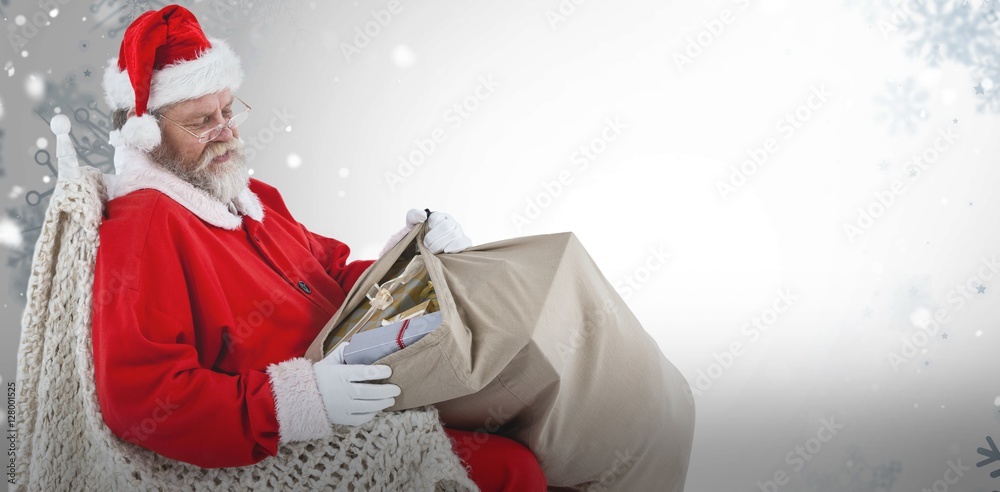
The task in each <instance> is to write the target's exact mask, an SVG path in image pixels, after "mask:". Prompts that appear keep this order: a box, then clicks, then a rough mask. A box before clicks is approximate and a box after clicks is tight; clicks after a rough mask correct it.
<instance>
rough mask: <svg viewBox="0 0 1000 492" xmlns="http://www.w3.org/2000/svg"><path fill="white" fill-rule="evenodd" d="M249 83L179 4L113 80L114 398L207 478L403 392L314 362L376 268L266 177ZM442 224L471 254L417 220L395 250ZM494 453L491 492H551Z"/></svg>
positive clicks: (99, 277) (102, 256)
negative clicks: (248, 155) (252, 155)
mask: <svg viewBox="0 0 1000 492" xmlns="http://www.w3.org/2000/svg"><path fill="white" fill-rule="evenodd" d="M242 78H243V73H242V70H241V68H240V61H239V59H238V58H237V56H236V55H235V54H234V53H233V51H232V50H231V49H230V47H229V46H227V45H226V43H225V42H224V41H222V40H220V39H214V38H207V37H206V36H205V34H204V33H203V32H202V30H201V27H200V26H199V24H198V21H197V20H196V19H195V17H194V15H193V14H192V13H191V12H189V11H188V10H186V9H185V8H183V7H181V6H178V5H171V6H168V7H165V8H163V9H161V10H159V11H150V12H146V13H145V14H143V15H141V16H140V17H138V18H137V19H136V20H135V21H134V22H133V23H132V24H131V25H130V26H129V28H128V29H127V30H126V31H125V35H124V39H123V40H122V45H121V51H120V53H119V56H118V57H117V58H114V59H112V60H111V61H110V64H109V65H108V67H107V70H106V72H105V75H104V80H103V85H104V89H105V91H106V97H107V101H108V103H109V104H110V105H111V107H112V109H113V110H114V127H115V130H114V131H112V132H111V143H112V144H113V145H114V147H115V168H116V175H115V176H114V177H113V179H111V180H109V189H108V193H109V197H108V198H109V201H108V203H107V206H106V209H105V216H104V220H103V222H102V224H101V228H100V248H99V249H98V254H97V261H96V273H95V278H94V312H93V348H94V362H95V375H94V376H95V380H96V383H97V396H98V399H99V402H100V407H101V411H102V413H103V416H104V420H105V422H106V424H107V425H108V427H109V428H110V429H111V430H112V431H113V432H114V433H115V434H117V435H118V436H120V437H121V438H122V439H125V440H127V441H129V442H132V443H134V444H137V445H139V446H142V447H145V448H147V449H150V450H152V451H155V452H157V453H159V454H161V455H163V456H166V457H168V458H171V459H176V460H180V461H184V462H187V463H192V464H195V465H198V466H201V467H206V468H210V467H234V466H244V465H250V464H253V463H256V462H258V461H260V460H263V459H264V458H266V457H268V456H273V455H275V454H276V453H277V450H278V446H279V445H280V444H281V443H285V442H292V441H303V440H313V439H324V438H329V437H330V436H331V435H332V432H333V431H334V430H333V424H338V425H349V426H350V425H361V424H363V423H365V422H367V421H369V420H371V419H372V418H373V417H374V416H375V415H376V413H378V412H380V411H382V410H384V409H385V408H387V407H389V406H391V405H392V404H393V403H394V397H395V396H398V395H399V393H400V389H399V387H398V386H395V385H392V384H376V383H372V382H371V381H377V380H381V379H385V378H386V377H388V376H389V374H390V368H389V367H388V366H384V365H374V366H355V365H348V364H344V362H343V357H342V355H341V353H342V351H336V352H334V353H332V354H331V355H330V356H328V357H327V358H326V359H324V360H322V361H320V362H318V363H316V364H313V363H311V362H310V361H308V360H307V359H305V358H302V357H301V356H302V355H303V354H304V352H305V350H306V348H307V346H308V345H309V344H310V342H312V340H313V339H314V338H315V337H316V335H317V333H318V332H319V330H320V329H321V328H322V327H323V326H324V325H325V324H326V322H327V321H328V320H329V319H330V318H331V317H332V316H333V315H334V314H335V313H336V312H337V310H338V308H339V307H340V306H341V304H342V303H343V302H344V297H345V293H346V292H348V291H350V289H351V286H352V285H353V284H354V283H355V281H356V280H357V279H358V277H359V276H360V275H361V274H362V272H363V271H364V270H365V269H366V268H368V266H369V265H371V264H372V263H373V261H372V260H358V261H353V262H350V263H348V262H347V258H348V255H349V252H350V249H349V248H348V247H347V245H345V244H344V243H342V242H340V241H337V240H336V239H331V238H327V237H323V236H321V235H319V234H315V233H313V232H310V231H309V230H308V229H307V228H306V227H305V226H303V225H302V224H301V223H299V222H297V221H296V220H295V219H294V218H293V217H292V214H291V213H289V211H288V208H287V207H286V205H285V203H284V201H283V200H282V197H281V194H280V193H279V192H278V190H276V189H275V188H274V187H272V186H270V185H268V184H266V183H264V182H262V181H260V180H258V179H253V178H250V177H249V174H248V171H247V167H246V161H245V158H244V154H243V144H242V142H241V141H240V139H239V128H238V126H239V125H240V124H241V123H242V122H244V121H246V119H247V117H248V116H249V114H250V110H251V106H250V104H249V103H248V102H247V101H252V99H251V98H249V97H247V98H246V100H247V101H245V100H244V97H245V96H244V95H242V94H237V93H236V91H237V89H238V88H239V86H240V83H241V81H242ZM425 220H426V221H427V222H428V226H429V232H428V233H427V235H426V245H427V246H428V248H429V249H430V250H431V251H432V252H434V253H454V252H458V251H461V250H463V249H465V248H467V247H469V246H470V245H471V243H470V241H469V239H468V238H467V237H466V236H465V234H464V233H463V232H462V228H461V226H459V225H458V223H456V222H455V220H454V219H453V218H452V217H451V216H449V215H448V214H445V213H440V212H434V213H432V214H431V217H429V218H428V217H427V215H426V214H425V213H424V212H420V211H417V210H411V211H410V213H409V214H408V215H407V221H406V222H407V226H406V228H404V229H403V230H402V231H400V232H399V233H397V235H396V236H394V238H390V240H389V242H388V244H387V246H391V245H392V244H394V243H395V240H396V239H398V238H399V237H402V235H403V234H405V233H406V231H407V230H408V229H409V228H412V227H413V226H414V225H416V224H418V223H420V222H422V221H425ZM383 251H384V250H383ZM150 421H151V422H153V423H154V424H155V425H149V422H150ZM446 430H447V432H448V433H449V434H450V435H451V436H452V437H453V439H454V440H457V441H461V440H462V439H463V438H465V437H468V436H465V435H464V434H465V431H460V430H454V429H446ZM476 442H477V446H476V447H475V449H463V450H462V451H463V452H462V453H461V454H460V456H461V457H462V458H463V461H464V462H465V463H466V464H467V465H468V466H469V467H470V468H471V471H470V477H471V478H472V479H473V480H474V481H475V482H476V483H477V484H478V485H479V486H480V487H481V488H482V489H483V490H519V491H520V490H544V489H545V477H544V476H543V475H542V472H541V469H540V467H539V465H538V462H537V461H536V460H535V457H534V455H533V454H532V453H531V451H530V450H528V449H527V448H526V447H525V446H523V445H521V444H519V443H517V442H515V441H512V440H510V439H506V438H504V437H501V436H496V435H491V436H489V438H488V440H487V441H486V442H483V436H477V439H476ZM480 443H481V444H480ZM400 487H402V488H405V484H400Z"/></svg>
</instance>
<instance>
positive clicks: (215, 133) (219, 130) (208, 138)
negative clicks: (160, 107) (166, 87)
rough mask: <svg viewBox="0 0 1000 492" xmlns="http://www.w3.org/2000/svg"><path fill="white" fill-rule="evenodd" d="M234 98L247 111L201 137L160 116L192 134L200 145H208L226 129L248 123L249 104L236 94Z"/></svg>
mask: <svg viewBox="0 0 1000 492" xmlns="http://www.w3.org/2000/svg"><path fill="white" fill-rule="evenodd" d="M233 97H235V98H236V99H237V100H238V101H239V102H240V103H242V104H243V105H244V106H246V109H244V110H243V111H240V112H239V113H236V114H234V115H233V116H232V117H230V118H229V121H226V122H225V123H222V124H219V125H218V126H216V127H214V128H211V129H209V130H206V131H204V132H202V133H201V135H199V134H197V133H195V132H193V131H191V130H188V129H187V128H185V127H184V125H182V124H180V123H178V122H176V121H174V120H172V119H170V118H167V117H166V116H163V115H162V114H161V115H159V116H160V117H162V118H163V119H165V120H167V121H169V122H171V123H173V124H175V125H177V127H178V128H180V129H181V130H184V131H186V132H188V133H190V134H191V135H192V136H194V137H196V138H197V139H198V143H208V142H211V141H212V140H215V139H216V137H218V136H219V135H221V134H222V130H224V129H226V128H230V129H232V128H236V127H237V126H239V125H240V124H241V123H243V122H244V121H246V120H247V117H248V116H250V105H249V104H247V103H246V102H245V101H244V100H242V99H240V97H239V96H237V95H235V94H233Z"/></svg>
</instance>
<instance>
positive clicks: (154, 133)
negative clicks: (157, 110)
mask: <svg viewBox="0 0 1000 492" xmlns="http://www.w3.org/2000/svg"><path fill="white" fill-rule="evenodd" d="M121 136H122V140H124V141H125V144H126V145H128V146H130V147H133V148H136V149H139V150H152V149H153V148H155V147H156V146H157V145H160V125H159V124H157V123H156V118H153V115H151V114H149V113H146V114H144V115H142V116H140V117H138V118H136V117H134V116H133V117H132V118H129V119H128V121H126V122H125V125H124V126H122V135H121Z"/></svg>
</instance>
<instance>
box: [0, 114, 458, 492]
mask: <svg viewBox="0 0 1000 492" xmlns="http://www.w3.org/2000/svg"><path fill="white" fill-rule="evenodd" d="M70 127H71V125H70V121H69V119H68V118H67V117H66V116H63V115H58V116H56V117H55V118H53V119H52V122H51V128H52V131H53V133H55V135H56V155H57V157H58V159H59V172H58V179H57V180H56V184H55V191H54V192H53V193H52V196H51V198H50V201H49V205H48V208H47V209H46V212H45V220H44V222H43V225H42V230H41V233H40V235H39V239H38V242H37V244H36V245H35V251H34V255H33V257H32V265H31V276H30V278H29V281H28V289H27V292H26V296H27V306H26V308H25V311H24V314H23V316H22V320H21V343H20V346H19V348H18V360H17V383H18V384H17V392H18V395H17V400H16V405H17V408H16V412H17V413H16V414H17V417H18V419H17V436H18V453H17V455H16V463H15V465H16V470H17V478H16V483H15V484H14V485H13V488H12V490H134V489H138V490H219V489H225V490H228V489H241V490H249V489H257V488H264V489H295V490H298V489H302V490H307V489H308V490H312V489H322V488H324V486H327V485H336V484H346V483H354V484H361V487H360V488H361V489H362V490H377V489H380V490H384V489H390V488H398V484H396V486H395V487H394V486H393V485H392V480H398V479H399V478H398V477H408V478H409V480H408V483H409V484H411V485H413V486H414V488H416V489H420V490H429V489H434V488H435V487H436V486H437V485H441V486H442V487H444V488H446V489H454V490H475V485H474V484H473V483H472V482H471V481H470V480H469V479H468V474H467V472H466V471H465V469H464V468H462V466H461V463H460V461H459V459H458V457H457V456H456V455H455V454H454V452H453V451H452V448H451V442H450V441H449V439H448V436H447V434H445V433H444V430H443V429H442V427H441V424H440V421H439V419H438V412H437V409H436V408H434V407H425V408H421V409H416V410H412V411H407V412H399V413H387V414H383V415H380V416H378V417H376V418H375V419H374V420H372V421H370V422H369V423H368V424H366V425H364V426H361V427H350V428H347V427H344V428H340V429H339V430H338V432H336V433H335V435H334V437H333V438H332V439H330V440H329V441H311V442H299V443H292V444H289V445H284V446H281V447H280V448H279V452H278V455H277V456H275V457H271V458H267V459H265V460H263V461H261V462H259V463H257V464H255V465H252V466H246V467H240V468H219V469H204V468H199V467H197V466H194V465H189V464H187V463H183V462H179V461H174V460H170V459H167V458H164V457H162V456H160V455H158V454H156V453H154V452H152V451H149V450H147V449H145V448H142V447H139V446H136V445H134V444H131V443H129V442H126V441H124V440H122V439H120V438H119V437H118V436H116V435H114V434H113V433H112V432H111V430H110V429H109V428H108V427H107V425H105V424H104V419H103V417H102V416H101V410H100V405H99V402H98V399H97V391H96V388H95V384H94V359H93V349H92V345H91V328H92V326H91V324H92V323H91V321H92V319H91V316H92V307H93V281H94V266H95V261H96V257H97V251H98V247H99V243H100V234H99V231H100V224H101V220H102V218H103V210H104V204H105V203H106V202H107V197H108V193H107V183H108V182H109V181H108V180H109V178H113V177H114V176H107V175H104V174H102V173H101V172H100V170H99V169H97V168H94V167H90V166H83V167H81V166H80V165H79V164H78V162H77V158H76V151H75V149H74V148H73V142H72V139H71V138H70V136H69V133H70V129H71V128H70ZM380 443H393V446H394V447H393V449H383V448H381V447H380V446H382V445H383V444H380Z"/></svg>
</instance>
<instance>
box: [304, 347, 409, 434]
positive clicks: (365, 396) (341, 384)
mask: <svg viewBox="0 0 1000 492" xmlns="http://www.w3.org/2000/svg"><path fill="white" fill-rule="evenodd" d="M346 347H347V343H342V344H340V345H339V346H337V348H336V349H334V351H333V352H331V353H330V355H328V356H326V357H325V358H323V360H321V361H319V362H317V363H315V364H313V373H314V374H315V375H316V384H317V385H318V386H319V393H320V396H322V397H323V405H324V406H325V407H326V416H327V418H328V419H329V420H330V423H333V424H338V425H361V424H363V423H365V422H368V421H369V420H371V419H373V418H375V415H376V414H378V413H379V412H381V411H382V410H385V409H386V408H389V407H391V406H393V405H394V404H395V403H396V399H395V398H394V397H396V396H399V393H400V389H399V386H396V385H395V384H389V383H382V384H371V383H360V382H359V381H373V380H379V379H385V378H387V377H389V376H391V375H392V368H390V367H389V366H386V365H381V364H380V365H364V364H344V348H346Z"/></svg>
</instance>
